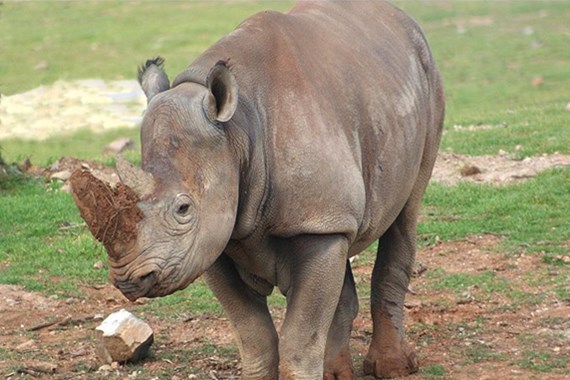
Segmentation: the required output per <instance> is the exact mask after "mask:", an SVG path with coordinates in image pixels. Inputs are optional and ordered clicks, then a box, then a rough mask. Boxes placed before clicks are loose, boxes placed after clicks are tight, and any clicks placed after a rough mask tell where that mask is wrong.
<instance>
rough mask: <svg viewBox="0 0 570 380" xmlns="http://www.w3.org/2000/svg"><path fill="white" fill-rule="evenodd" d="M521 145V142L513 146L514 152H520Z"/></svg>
mask: <svg viewBox="0 0 570 380" xmlns="http://www.w3.org/2000/svg"><path fill="white" fill-rule="evenodd" d="M522 148H523V146H522V145H521V144H518V145H516V146H515V152H520V151H521V150H522Z"/></svg>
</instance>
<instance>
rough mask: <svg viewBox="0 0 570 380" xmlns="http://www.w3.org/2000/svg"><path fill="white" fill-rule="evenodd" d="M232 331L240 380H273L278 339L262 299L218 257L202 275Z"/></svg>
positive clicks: (277, 355) (264, 300)
mask: <svg viewBox="0 0 570 380" xmlns="http://www.w3.org/2000/svg"><path fill="white" fill-rule="evenodd" d="M204 277H205V280H206V282H207V284H208V286H209V287H210V289H212V291H213V292H214V294H215V296H216V297H217V298H218V300H219V301H220V303H221V304H222V306H223V308H224V311H225V312H226V314H227V315H228V316H229V319H230V321H231V322H232V326H233V328H234V335H235V337H236V340H237V344H238V347H239V351H240V356H241V361H242V374H241V378H242V379H244V380H277V379H278V374H277V369H278V366H279V353H278V351H277V347H278V338H277V332H276V330H275V326H274V324H273V320H272V319H271V314H270V313H269V309H268V308H267V302H266V297H265V296H262V295H260V294H258V293H257V292H255V291H254V290H253V289H251V288H249V287H248V286H247V285H246V284H245V283H244V282H243V281H242V279H241V277H240V275H239V273H238V271H237V270H236V268H235V266H234V264H233V262H232V261H231V260H230V259H229V258H228V257H226V256H225V255H223V254H222V255H221V256H220V257H219V258H218V260H217V261H216V262H215V263H214V265H212V266H211V267H210V269H209V270H208V271H207V272H206V273H205V275H204Z"/></svg>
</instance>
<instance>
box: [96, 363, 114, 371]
mask: <svg viewBox="0 0 570 380" xmlns="http://www.w3.org/2000/svg"><path fill="white" fill-rule="evenodd" d="M112 370H113V368H111V366H110V365H109V364H103V365H102V366H101V367H99V369H98V370H97V372H99V373H109V372H111V371H112Z"/></svg>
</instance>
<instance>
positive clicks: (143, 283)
mask: <svg viewBox="0 0 570 380" xmlns="http://www.w3.org/2000/svg"><path fill="white" fill-rule="evenodd" d="M156 279H157V273H156V271H152V272H149V273H147V274H144V275H142V276H140V277H139V280H138V283H139V284H140V287H141V288H143V289H146V290H148V289H149V288H150V287H151V286H153V285H154V284H155V283H156Z"/></svg>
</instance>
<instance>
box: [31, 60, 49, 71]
mask: <svg viewBox="0 0 570 380" xmlns="http://www.w3.org/2000/svg"><path fill="white" fill-rule="evenodd" d="M48 67H49V65H48V63H47V62H46V61H41V62H39V63H38V64H37V65H35V66H34V70H36V71H42V70H46V69H47V68H48Z"/></svg>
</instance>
